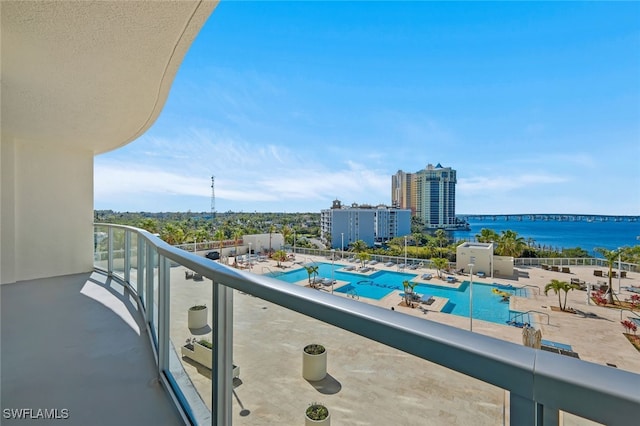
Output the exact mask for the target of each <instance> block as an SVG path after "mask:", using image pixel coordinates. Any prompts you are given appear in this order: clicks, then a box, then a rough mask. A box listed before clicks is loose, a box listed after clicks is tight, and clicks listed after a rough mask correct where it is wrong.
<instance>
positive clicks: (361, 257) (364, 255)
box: [356, 251, 371, 268]
mask: <svg viewBox="0 0 640 426" xmlns="http://www.w3.org/2000/svg"><path fill="white" fill-rule="evenodd" d="M356 257H357V258H358V260H359V261H360V263H361V264H362V267H363V268H364V265H365V263H366V262H367V260H370V259H371V255H370V254H369V253H365V252H363V251H361V252H359V253H358V254H357V256H356Z"/></svg>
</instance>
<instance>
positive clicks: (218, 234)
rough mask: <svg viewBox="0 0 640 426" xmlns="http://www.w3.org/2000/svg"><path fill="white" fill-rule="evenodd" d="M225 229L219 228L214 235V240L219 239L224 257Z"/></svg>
mask: <svg viewBox="0 0 640 426" xmlns="http://www.w3.org/2000/svg"><path fill="white" fill-rule="evenodd" d="M224 237H225V235H224V231H223V230H222V229H218V230H217V231H216V233H215V234H214V235H213V239H214V240H218V244H219V246H220V258H222V245H223V243H224Z"/></svg>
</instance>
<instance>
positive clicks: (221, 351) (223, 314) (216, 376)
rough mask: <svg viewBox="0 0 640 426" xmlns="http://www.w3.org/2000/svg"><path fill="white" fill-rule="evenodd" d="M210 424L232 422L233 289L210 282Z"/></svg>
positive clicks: (216, 424) (227, 423)
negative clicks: (211, 312) (211, 353)
mask: <svg viewBox="0 0 640 426" xmlns="http://www.w3.org/2000/svg"><path fill="white" fill-rule="evenodd" d="M212 299H213V300H212V306H213V324H212V328H213V370H212V372H211V374H212V380H211V407H212V410H211V411H212V425H213V426H223V425H224V426H226V425H231V423H232V411H231V410H232V407H231V402H232V393H233V289H232V288H231V287H227V286H225V285H223V284H221V283H216V282H215V281H214V282H213V298H212Z"/></svg>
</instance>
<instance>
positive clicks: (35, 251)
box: [0, 140, 93, 284]
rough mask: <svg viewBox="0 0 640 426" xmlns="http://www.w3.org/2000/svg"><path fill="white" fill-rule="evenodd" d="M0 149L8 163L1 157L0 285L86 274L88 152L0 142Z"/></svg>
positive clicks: (89, 187)
mask: <svg viewBox="0 0 640 426" xmlns="http://www.w3.org/2000/svg"><path fill="white" fill-rule="evenodd" d="M2 148H3V149H2V151H3V154H7V153H9V152H10V151H13V161H6V162H5V161H4V160H5V158H4V155H3V167H2V189H3V191H2V229H3V233H2V253H1V254H2V255H1V259H2V265H1V269H2V272H1V276H0V280H1V282H2V283H3V284H4V283H9V282H14V281H22V280H29V279H35V278H43V277H49V276H57V275H65V274H72V273H77V272H85V271H90V270H91V269H92V267H93V256H92V253H93V241H92V221H93V201H92V200H93V153H92V152H90V151H81V150H78V149H75V150H72V149H67V150H63V149H60V146H59V145H49V146H47V145H34V144H22V143H16V142H15V141H6V140H3V141H2ZM7 160H8V159H7ZM7 163H9V164H7ZM5 165H7V166H8V167H6V168H5V167H4V166H5Z"/></svg>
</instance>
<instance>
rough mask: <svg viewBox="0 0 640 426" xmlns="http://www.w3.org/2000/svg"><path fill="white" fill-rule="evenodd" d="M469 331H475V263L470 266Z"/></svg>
mask: <svg viewBox="0 0 640 426" xmlns="http://www.w3.org/2000/svg"><path fill="white" fill-rule="evenodd" d="M469 331H473V263H470V264H469Z"/></svg>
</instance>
